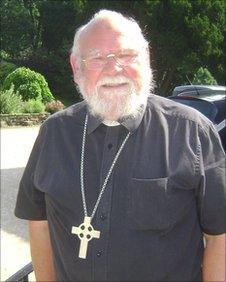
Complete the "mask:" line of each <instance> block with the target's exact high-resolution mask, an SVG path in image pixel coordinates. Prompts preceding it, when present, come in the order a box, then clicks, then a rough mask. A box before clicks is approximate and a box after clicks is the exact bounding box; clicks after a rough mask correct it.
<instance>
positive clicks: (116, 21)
mask: <svg viewBox="0 0 226 282" xmlns="http://www.w3.org/2000/svg"><path fill="white" fill-rule="evenodd" d="M104 20H105V21H108V22H110V23H113V25H114V27H118V28H119V29H120V30H123V31H125V34H127V35H128V34H131V36H134V34H135V35H136V36H137V39H138V40H137V42H139V45H141V47H148V41H147V40H146V39H145V37H144V35H143V33H142V30H141V28H140V27H139V25H138V23H137V22H136V21H135V20H134V19H133V18H128V17H125V16H123V15H122V14H121V13H119V12H115V11H110V10H100V11H99V12H97V13H95V14H94V16H93V17H92V19H91V20H90V21H89V22H88V23H87V24H85V25H83V26H81V27H79V28H78V29H77V30H76V32H75V36H74V42H73V46H72V50H71V51H72V53H74V54H75V55H76V56H78V57H80V48H79V47H80V45H79V39H80V36H81V34H82V33H84V32H86V30H87V29H88V28H89V27H91V26H93V25H94V24H96V23H98V22H101V21H104Z"/></svg>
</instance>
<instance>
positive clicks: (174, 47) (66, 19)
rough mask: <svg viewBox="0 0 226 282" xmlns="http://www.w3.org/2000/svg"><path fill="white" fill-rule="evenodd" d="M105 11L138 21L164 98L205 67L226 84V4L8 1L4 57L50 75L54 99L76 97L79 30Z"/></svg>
mask: <svg viewBox="0 0 226 282" xmlns="http://www.w3.org/2000/svg"><path fill="white" fill-rule="evenodd" d="M101 8H107V9H113V10H116V11H119V12H122V13H125V14H127V15H129V16H135V18H136V19H138V20H139V23H140V25H141V27H143V29H144V32H145V35H146V37H147V39H148V40H149V41H150V45H151V61H152V66H153V69H154V75H155V80H156V85H157V91H158V93H159V94H160V95H164V96H166V95H167V94H168V93H169V92H170V90H171V89H172V88H173V87H174V86H175V85H178V84H184V83H186V82H187V81H186V77H188V78H189V79H190V80H192V78H193V76H194V73H196V71H197V70H198V68H199V66H200V65H203V66H206V67H207V68H208V69H209V70H210V71H211V73H213V74H214V77H215V78H216V79H217V81H218V82H219V84H223V83H224V81H225V76H226V73H225V64H224V62H225V61H226V52H225V48H226V24H225V18H226V15H225V10H226V1H224V0H195V1H194V0H139V1H133V0H130V1H128V0H124V1H119V0H114V1H113V0H105V1H104V0H99V1H97V0H94V1H88V0H70V1H65V0H62V1H61V0H54V1H52V0H2V1H1V7H0V12H1V15H2V30H3V31H4V32H2V33H1V37H0V39H1V45H2V49H3V50H2V52H0V54H4V57H7V60H8V61H9V62H13V63H15V64H16V65H18V66H27V67H30V68H32V69H34V70H36V71H38V72H41V73H43V74H44V75H45V77H46V79H47V80H48V82H49V85H50V88H51V89H52V91H53V93H54V94H55V95H56V96H58V98H59V97H63V96H64V97H65V96H74V93H75V92H76V90H75V87H74V85H73V80H72V78H71V70H70V65H69V60H68V57H69V51H70V48H71V45H72V42H73V36H74V32H75V30H76V28H77V27H78V26H80V25H82V24H84V23H86V22H87V20H88V19H89V18H90V17H91V15H93V13H94V12H96V11H98V10H99V9H101Z"/></svg>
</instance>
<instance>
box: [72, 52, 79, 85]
mask: <svg viewBox="0 0 226 282" xmlns="http://www.w3.org/2000/svg"><path fill="white" fill-rule="evenodd" d="M70 63H71V68H72V71H73V77H74V82H75V83H77V82H78V69H79V66H78V59H77V58H76V56H75V54H73V53H71V55H70Z"/></svg>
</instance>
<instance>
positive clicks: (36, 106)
mask: <svg viewBox="0 0 226 282" xmlns="http://www.w3.org/2000/svg"><path fill="white" fill-rule="evenodd" d="M23 112H24V113H30V114H33V113H44V112H45V105H44V104H43V103H42V101H41V100H34V99H30V100H28V101H27V102H24V106H23Z"/></svg>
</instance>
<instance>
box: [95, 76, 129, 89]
mask: <svg viewBox="0 0 226 282" xmlns="http://www.w3.org/2000/svg"><path fill="white" fill-rule="evenodd" d="M122 83H131V80H130V79H129V78H127V77H125V76H123V75H120V76H114V77H111V76H105V77H103V78H101V79H100V80H99V81H98V82H97V87H99V86H102V85H106V84H111V85H114V84H122Z"/></svg>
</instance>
